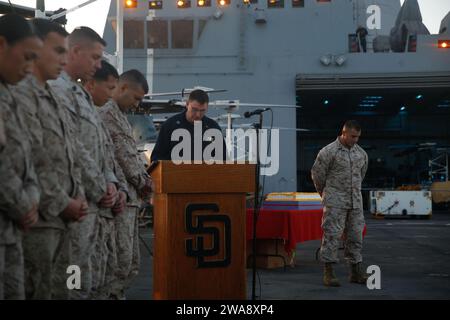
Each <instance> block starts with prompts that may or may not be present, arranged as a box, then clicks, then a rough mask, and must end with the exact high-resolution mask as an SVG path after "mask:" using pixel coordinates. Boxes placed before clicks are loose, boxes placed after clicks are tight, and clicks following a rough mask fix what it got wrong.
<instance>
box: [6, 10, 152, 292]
mask: <svg viewBox="0 0 450 320" xmlns="http://www.w3.org/2000/svg"><path fill="white" fill-rule="evenodd" d="M1 19H3V20H1ZM2 23H3V25H2V26H3V27H4V29H2V30H3V31H2V33H4V35H3V34H1V33H0V43H1V37H2V36H3V37H5V38H6V39H7V36H8V33H7V32H8V30H12V28H17V26H22V28H23V29H24V30H25V31H24V35H25V36H24V37H23V39H22V40H21V41H28V42H30V41H32V44H33V45H29V46H27V47H26V48H28V51H29V52H24V53H23V54H22V56H23V61H22V65H23V67H22V69H23V70H17V77H16V79H15V81H14V79H12V80H10V81H7V79H6V80H4V79H5V78H7V77H6V76H7V75H8V74H7V73H6V72H2V74H1V75H2V80H3V81H2V83H1V85H0V94H1V100H0V105H1V109H0V110H1V118H0V119H1V120H0V124H1V125H0V143H1V144H0V146H1V149H0V150H1V151H0V159H1V166H0V178H1V181H2V183H1V192H0V194H1V196H0V213H1V215H0V232H1V234H0V255H1V256H0V257H1V259H0V261H1V263H0V299H22V298H27V299H108V298H119V299H120V298H124V290H125V289H126V286H127V285H128V284H129V282H130V280H131V279H132V277H133V276H134V275H136V274H137V272H138V270H139V247H138V228H137V208H138V207H139V198H138V197H137V194H138V193H139V194H140V195H141V194H142V193H149V192H150V191H151V189H150V188H151V179H150V177H149V176H148V175H147V173H146V171H145V167H144V164H143V163H142V162H139V161H138V160H139V159H138V156H137V154H138V151H137V148H136V144H135V143H134V142H133V141H128V143H127V146H126V148H127V150H126V151H125V150H122V148H123V145H121V144H120V143H118V142H117V141H115V140H114V138H113V137H114V135H116V132H117V130H116V131H114V135H113V134H111V133H110V129H109V127H110V123H108V122H106V121H103V120H102V117H100V114H99V112H98V108H97V107H96V105H95V103H94V101H93V99H92V96H91V94H90V93H89V92H88V91H87V90H86V89H85V88H84V87H83V86H82V84H81V82H80V81H79V80H82V81H84V82H86V81H89V80H90V79H92V78H93V77H94V76H95V75H96V74H97V73H98V72H101V71H102V66H103V63H102V61H101V58H102V53H103V49H104V47H105V45H106V43H105V42H104V40H103V39H102V38H101V37H100V36H99V35H98V34H96V33H95V31H93V30H92V29H90V28H87V27H80V28H76V29H75V30H74V31H73V32H72V33H71V34H70V35H68V34H67V32H66V31H65V30H64V29H63V28H62V27H61V26H59V25H57V24H55V23H53V22H49V21H47V20H44V19H34V20H33V21H32V22H31V23H32V24H33V29H31V28H30V27H29V26H28V25H27V22H26V21H24V20H23V19H22V18H20V17H19V16H16V15H7V16H4V17H1V18H0V25H1V24H2ZM8 28H9V29H8ZM31 30H33V31H31ZM33 32H34V33H33ZM11 46H13V45H11ZM16 54H17V52H16ZM27 54H28V56H30V57H31V58H30V59H27ZM5 56H6V55H5V54H3V55H2V51H1V48H0V58H5ZM3 63H4V62H3V61H2V62H1V63H0V71H1V70H2V67H3V65H4V64H3ZM25 66H26V68H25ZM17 69H19V65H17ZM27 73H28V75H27V76H26V77H25V78H24V76H25V75H26V74H27ZM3 74H6V76H4V75H3ZM21 78H24V79H23V80H21V81H20V82H19V81H18V80H20V79H21ZM17 82H18V83H17ZM143 87H144V88H145V87H146V83H145V85H144V86H143ZM147 88H148V87H147ZM147 90H148V89H147ZM145 93H146V92H144V93H143V94H142V97H143V95H144V94H145ZM125 120H126V118H125ZM118 125H120V126H121V127H120V128H119V129H120V130H119V134H120V136H121V137H131V139H132V134H131V130H130V127H129V125H128V126H125V125H124V124H123V123H118ZM136 179H138V180H139V183H138V184H137V183H135V181H136ZM142 181H143V182H142ZM70 266H77V267H78V269H79V271H80V272H79V274H78V276H79V280H80V281H79V284H78V285H75V286H74V287H72V286H69V283H68V282H69V280H68V278H69V274H68V271H67V270H68V269H70V268H69V267H70Z"/></svg>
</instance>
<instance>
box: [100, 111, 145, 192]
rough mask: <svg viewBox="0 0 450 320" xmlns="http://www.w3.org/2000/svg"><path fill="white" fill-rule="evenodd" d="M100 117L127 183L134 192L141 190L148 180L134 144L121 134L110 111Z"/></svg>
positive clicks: (119, 126)
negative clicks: (107, 131)
mask: <svg viewBox="0 0 450 320" xmlns="http://www.w3.org/2000/svg"><path fill="white" fill-rule="evenodd" d="M101 117H102V119H103V121H104V123H105V125H106V127H107V128H108V130H109V133H110V135H111V139H112V141H113V143H114V150H115V152H114V154H115V156H116V159H117V162H118V163H119V166H120V167H121V168H122V171H123V173H124V175H125V177H126V179H127V181H128V182H129V183H130V184H131V185H132V186H133V187H134V188H135V189H136V190H141V189H142V188H143V187H144V186H145V184H146V182H147V180H148V179H150V178H149V176H148V174H147V172H146V171H145V166H144V164H143V163H140V161H139V158H138V157H137V155H136V154H137V149H136V144H135V143H130V141H129V139H130V137H128V136H127V135H126V133H125V132H123V129H122V127H121V125H120V123H119V121H118V119H116V118H115V117H114V115H112V114H111V112H110V111H108V112H102V113H101Z"/></svg>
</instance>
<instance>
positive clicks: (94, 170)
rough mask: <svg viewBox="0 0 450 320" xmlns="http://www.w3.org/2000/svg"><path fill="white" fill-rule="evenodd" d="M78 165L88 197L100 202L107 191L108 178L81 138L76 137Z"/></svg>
mask: <svg viewBox="0 0 450 320" xmlns="http://www.w3.org/2000/svg"><path fill="white" fill-rule="evenodd" d="M75 143H76V146H75V149H76V152H77V154H76V156H75V158H76V160H75V163H76V165H77V167H78V168H79V169H80V170H81V181H82V185H83V189H84V192H85V194H86V198H87V199H88V200H90V201H92V202H94V203H98V202H99V201H100V200H101V199H102V198H103V195H104V194H105V193H106V180H105V176H104V174H103V173H102V172H101V171H100V169H99V168H98V166H97V164H96V163H95V161H94V160H93V159H92V157H91V156H90V155H89V153H88V152H87V150H86V148H85V147H84V145H83V144H82V143H81V142H80V140H79V139H75Z"/></svg>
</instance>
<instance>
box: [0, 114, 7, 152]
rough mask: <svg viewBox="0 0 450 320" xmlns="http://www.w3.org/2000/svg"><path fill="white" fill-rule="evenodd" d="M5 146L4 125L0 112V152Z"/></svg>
mask: <svg viewBox="0 0 450 320" xmlns="http://www.w3.org/2000/svg"><path fill="white" fill-rule="evenodd" d="M5 144H6V135H5V125H4V123H3V112H2V111H1V110H0V151H1V150H2V149H3V147H4V146H5Z"/></svg>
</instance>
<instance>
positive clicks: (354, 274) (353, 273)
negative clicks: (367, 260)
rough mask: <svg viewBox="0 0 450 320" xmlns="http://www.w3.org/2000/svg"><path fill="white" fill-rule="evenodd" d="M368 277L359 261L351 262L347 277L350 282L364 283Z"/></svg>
mask: <svg viewBox="0 0 450 320" xmlns="http://www.w3.org/2000/svg"><path fill="white" fill-rule="evenodd" d="M368 278H369V277H368V275H367V273H366V272H365V271H364V270H363V268H362V264H361V262H359V263H355V264H352V266H351V269H350V277H349V281H350V282H352V283H359V284H366V283H367V279H368Z"/></svg>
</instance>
